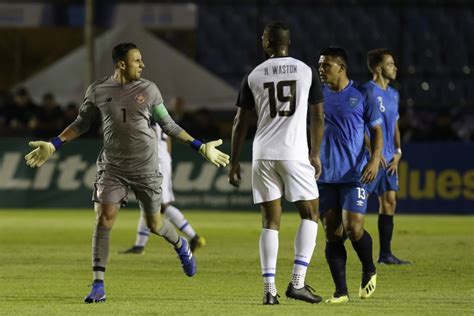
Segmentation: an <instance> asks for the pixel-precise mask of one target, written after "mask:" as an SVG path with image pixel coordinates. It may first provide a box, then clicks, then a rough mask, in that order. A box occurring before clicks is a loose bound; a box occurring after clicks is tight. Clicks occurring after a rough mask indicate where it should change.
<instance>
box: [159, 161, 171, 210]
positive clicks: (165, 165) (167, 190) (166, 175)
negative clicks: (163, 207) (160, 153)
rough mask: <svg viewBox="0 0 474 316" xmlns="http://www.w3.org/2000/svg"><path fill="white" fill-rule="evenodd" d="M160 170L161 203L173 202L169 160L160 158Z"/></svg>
mask: <svg viewBox="0 0 474 316" xmlns="http://www.w3.org/2000/svg"><path fill="white" fill-rule="evenodd" d="M160 171H161V174H162V175H163V183H162V184H161V204H168V203H172V202H174V192H173V179H172V167H171V160H168V161H162V160H160Z"/></svg>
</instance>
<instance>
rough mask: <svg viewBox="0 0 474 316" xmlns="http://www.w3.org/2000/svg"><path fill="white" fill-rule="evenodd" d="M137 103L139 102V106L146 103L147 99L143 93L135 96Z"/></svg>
mask: <svg viewBox="0 0 474 316" xmlns="http://www.w3.org/2000/svg"><path fill="white" fill-rule="evenodd" d="M135 101H137V103H138V104H142V103H143V102H145V97H144V96H143V94H141V93H140V94H137V95H136V96H135Z"/></svg>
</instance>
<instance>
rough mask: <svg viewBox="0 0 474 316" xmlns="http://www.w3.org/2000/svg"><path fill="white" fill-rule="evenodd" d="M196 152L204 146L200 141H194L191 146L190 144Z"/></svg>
mask: <svg viewBox="0 0 474 316" xmlns="http://www.w3.org/2000/svg"><path fill="white" fill-rule="evenodd" d="M189 145H190V146H191V147H192V148H193V149H194V150H199V148H201V145H202V141H200V140H199V139H194V140H193V141H192V142H191V143H190V144H189Z"/></svg>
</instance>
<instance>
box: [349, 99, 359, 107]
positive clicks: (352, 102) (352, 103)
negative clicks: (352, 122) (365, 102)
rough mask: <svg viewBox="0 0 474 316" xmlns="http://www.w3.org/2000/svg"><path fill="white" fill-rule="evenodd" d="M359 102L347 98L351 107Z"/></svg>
mask: <svg viewBox="0 0 474 316" xmlns="http://www.w3.org/2000/svg"><path fill="white" fill-rule="evenodd" d="M358 102H359V100H358V99H357V98H349V103H350V105H351V106H352V107H354V106H356V105H357V103H358Z"/></svg>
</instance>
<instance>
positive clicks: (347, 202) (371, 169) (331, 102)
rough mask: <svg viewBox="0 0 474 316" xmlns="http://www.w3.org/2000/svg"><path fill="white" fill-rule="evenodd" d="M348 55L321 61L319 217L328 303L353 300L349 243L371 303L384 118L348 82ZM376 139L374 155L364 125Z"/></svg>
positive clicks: (331, 52)
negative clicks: (372, 197) (375, 188)
mask: <svg viewBox="0 0 474 316" xmlns="http://www.w3.org/2000/svg"><path fill="white" fill-rule="evenodd" d="M346 70H347V55H346V52H345V51H344V49H342V48H335V47H332V48H326V49H324V50H322V52H321V55H320V58H319V73H320V77H321V81H322V82H323V83H324V86H323V94H324V99H325V102H324V112H325V120H324V136H323V140H322V144H321V164H322V172H321V176H320V178H319V181H318V187H319V190H320V192H321V198H320V212H321V219H322V222H323V225H324V228H325V231H326V251H325V252H326V260H327V262H328V264H329V268H330V270H331V275H332V278H333V280H334V283H335V285H336V291H335V293H334V295H333V297H331V298H329V299H327V300H326V302H327V303H333V304H337V303H345V302H347V301H348V300H349V293H348V289H347V284H346V261H347V253H346V249H345V247H344V240H345V238H346V237H347V238H349V239H350V241H351V243H352V246H353V248H354V250H355V251H356V253H357V255H358V257H359V259H360V261H361V263H362V281H361V286H360V289H359V296H360V297H361V298H363V299H365V298H369V297H370V296H372V294H373V293H374V291H375V286H376V280H377V274H376V269H375V265H374V263H373V259H372V238H371V236H370V234H369V233H368V232H367V231H366V230H364V217H365V216H364V215H365V212H366V208H367V196H368V195H367V192H366V187H367V183H369V182H371V181H373V180H374V179H375V177H376V175H377V171H378V167H379V164H380V157H381V152H382V147H383V139H382V128H381V126H380V124H381V121H382V120H381V118H380V114H379V113H378V112H377V111H376V109H375V108H373V107H371V106H370V105H369V104H368V103H367V101H366V94H365V91H364V90H363V89H361V88H359V87H357V86H356V85H355V84H354V83H353V82H352V80H349V78H348V77H347V73H346ZM366 125H367V126H369V129H370V132H371V135H372V139H373V142H372V147H371V156H370V159H368V157H367V155H366V150H365V145H364V134H365V126H366Z"/></svg>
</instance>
